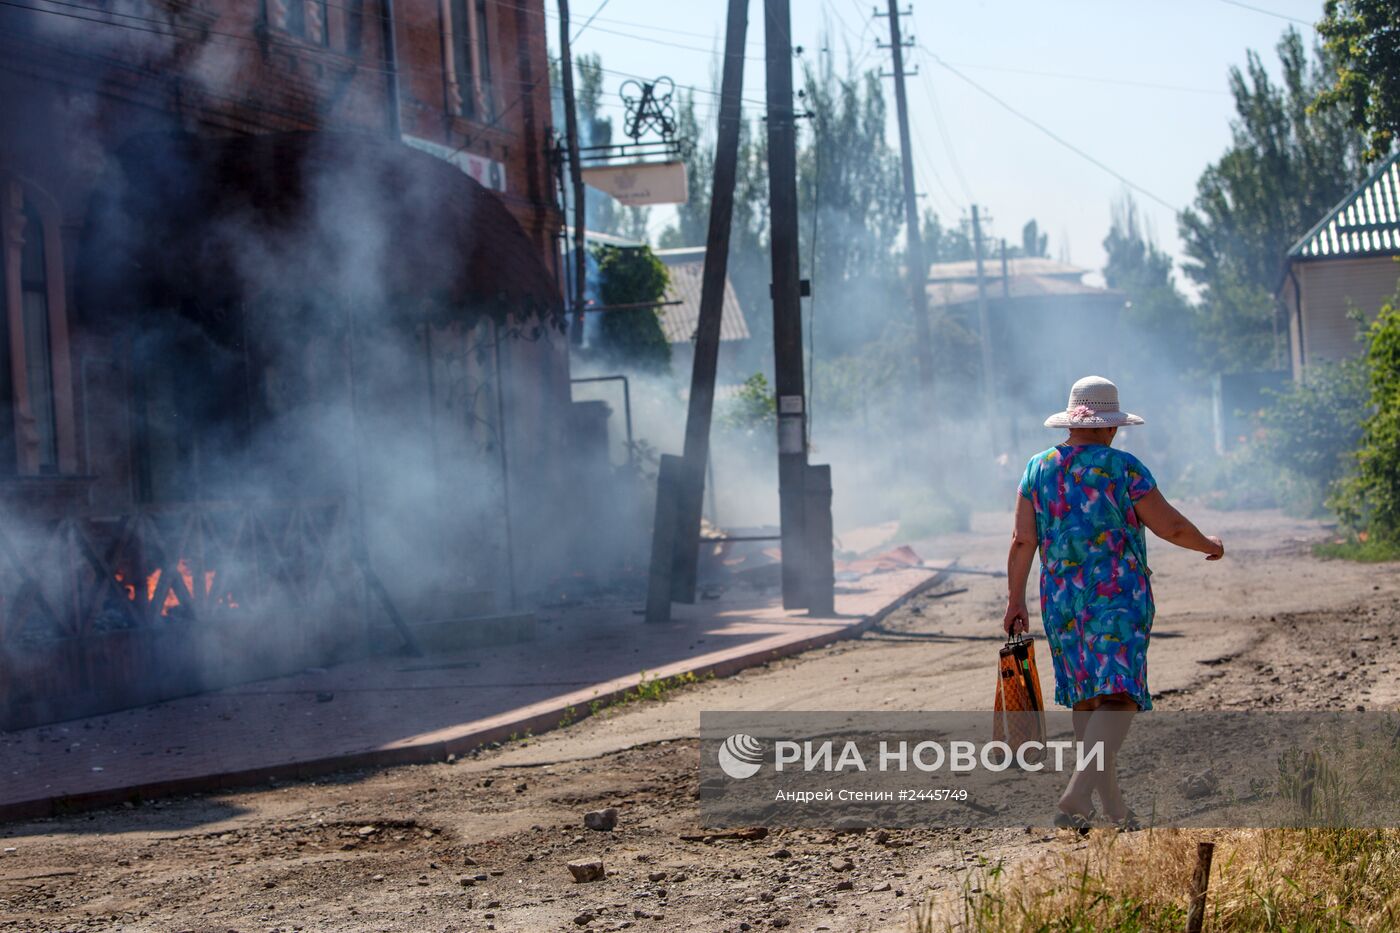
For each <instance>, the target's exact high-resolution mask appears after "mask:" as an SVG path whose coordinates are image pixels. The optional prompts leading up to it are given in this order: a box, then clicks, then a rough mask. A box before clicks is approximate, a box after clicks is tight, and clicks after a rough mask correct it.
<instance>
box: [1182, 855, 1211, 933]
mask: <svg viewBox="0 0 1400 933" xmlns="http://www.w3.org/2000/svg"><path fill="white" fill-rule="evenodd" d="M1214 854H1215V843H1213V842H1202V843H1198V844H1197V845H1196V873H1195V875H1193V876H1192V878H1191V906H1190V907H1188V908H1187V911H1186V933H1201V928H1202V927H1203V926H1205V922H1206V889H1207V888H1209V887H1210V861H1211V858H1212V857H1213V855H1214Z"/></svg>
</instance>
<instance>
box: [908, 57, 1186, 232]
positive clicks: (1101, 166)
mask: <svg viewBox="0 0 1400 933" xmlns="http://www.w3.org/2000/svg"><path fill="white" fill-rule="evenodd" d="M919 48H921V49H923V51H924V52H926V53H928V55H929V56H931V57H932V58H933V60H934V61H935V62H936V63H938V64H939V65H941V66H942V67H944V68H946V69H948V70H949V71H951V72H952V73H953V74H955V75H957V76H958V77H959V78H961V79H962V80H963V81H965V82H967V83H968V84H970V85H972V87H974V88H975V89H977V90H978V91H980V92H981V93H982V94H984V95H986V96H987V97H989V98H991V99H992V100H993V101H994V102H995V103H996V104H997V105H998V106H1000V107H1001V108H1002V109H1004V110H1006V111H1008V112H1009V113H1011V114H1012V115H1013V116H1016V117H1019V118H1020V119H1021V120H1024V121H1025V122H1027V123H1029V124H1030V125H1031V126H1033V127H1035V128H1036V129H1038V130H1040V132H1042V133H1044V134H1045V135H1046V136H1048V137H1050V138H1051V139H1053V140H1054V141H1055V142H1057V143H1059V144H1060V145H1061V146H1064V147H1065V148H1066V149H1068V150H1069V151H1070V152H1073V153H1074V154H1075V155H1077V156H1079V157H1080V158H1081V159H1083V160H1085V161H1086V162H1088V163H1090V164H1091V165H1094V166H1096V167H1098V168H1099V169H1101V170H1102V171H1104V172H1106V173H1108V174H1109V175H1112V176H1113V177H1114V178H1116V179H1117V180H1118V181H1120V182H1122V183H1123V184H1124V185H1127V186H1128V187H1129V188H1131V189H1132V190H1134V191H1136V192H1138V193H1139V194H1141V195H1142V196H1143V197H1145V198H1149V199H1151V200H1153V201H1156V202H1157V203H1158V204H1160V205H1162V206H1163V207H1165V208H1166V209H1167V210H1169V211H1172V212H1173V213H1175V212H1176V211H1177V210H1178V208H1177V207H1176V206H1175V205H1173V204H1171V203H1169V202H1168V201H1167V200H1166V199H1165V198H1162V197H1159V196H1158V195H1156V194H1154V193H1153V192H1151V191H1149V190H1147V189H1146V188H1144V187H1142V186H1141V185H1139V184H1137V183H1135V182H1133V181H1132V180H1131V179H1130V178H1128V177H1127V176H1126V175H1124V174H1122V173H1121V172H1119V171H1117V170H1115V169H1113V168H1112V167H1110V166H1109V165H1107V164H1106V163H1104V162H1102V161H1100V160H1099V159H1097V158H1095V157H1094V156H1092V155H1090V154H1089V153H1088V152H1085V151H1084V150H1083V149H1081V148H1079V147H1078V146H1076V145H1074V143H1071V142H1070V141H1069V140H1067V139H1065V138H1064V137H1063V136H1060V135H1059V134H1058V133H1056V132H1054V131H1053V130H1051V129H1050V128H1049V127H1047V126H1046V125H1045V124H1043V123H1041V122H1040V121H1038V120H1036V119H1035V118H1033V117H1031V116H1028V115H1027V114H1025V113H1022V112H1021V111H1020V110H1017V109H1016V108H1015V107H1013V106H1011V105H1010V104H1008V103H1007V102H1006V101H1004V100H1002V99H1001V98H1000V97H998V96H997V95H996V94H993V93H992V92H991V91H989V90H988V89H987V88H985V87H983V86H982V85H980V84H978V83H977V82H976V81H974V80H972V79H971V78H969V77H968V76H967V75H965V74H963V73H962V72H961V71H959V70H958V69H956V68H954V67H953V66H952V65H950V64H948V63H947V62H945V61H944V60H943V59H941V58H939V57H938V55H937V53H935V52H934V51H933V50H932V49H929V48H927V47H926V46H922V45H921V46H919Z"/></svg>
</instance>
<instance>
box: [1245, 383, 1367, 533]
mask: <svg viewBox="0 0 1400 933" xmlns="http://www.w3.org/2000/svg"><path fill="white" fill-rule="evenodd" d="M1366 370H1367V366H1366V362H1365V361H1364V360H1347V361H1345V362H1340V363H1319V364H1317V365H1316V366H1312V367H1310V368H1309V369H1308V371H1307V375H1306V377H1305V378H1304V379H1303V380H1302V381H1301V382H1295V383H1294V384H1293V385H1292V386H1290V387H1289V388H1287V389H1285V390H1284V391H1282V392H1276V393H1271V394H1273V396H1274V400H1273V403H1272V404H1270V405H1269V406H1268V407H1267V408H1265V409H1264V410H1263V411H1262V412H1261V413H1260V416H1259V421H1260V427H1261V434H1260V437H1259V441H1258V452H1259V453H1260V454H1262V457H1263V463H1265V464H1266V465H1267V466H1268V467H1269V469H1270V471H1271V472H1272V473H1273V474H1274V476H1275V483H1276V485H1277V489H1278V493H1279V498H1280V499H1281V500H1282V501H1283V502H1284V503H1285V504H1287V505H1289V506H1291V510H1292V511H1296V512H1301V513H1303V514H1308V515H1315V514H1318V513H1320V512H1322V511H1323V508H1324V506H1325V505H1326V504H1327V501H1328V496H1329V495H1331V494H1332V493H1333V492H1334V491H1335V490H1336V489H1337V485H1338V482H1339V481H1340V480H1341V479H1342V477H1343V476H1344V475H1345V474H1346V471H1347V467H1348V466H1349V465H1350V462H1351V457H1352V452H1353V451H1354V450H1355V449H1356V443H1357V440H1358V439H1359V438H1360V436H1361V420H1362V418H1363V417H1364V415H1365V410H1366Z"/></svg>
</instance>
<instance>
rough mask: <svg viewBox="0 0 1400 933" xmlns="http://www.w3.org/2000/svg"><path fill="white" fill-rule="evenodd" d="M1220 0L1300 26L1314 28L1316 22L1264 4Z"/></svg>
mask: <svg viewBox="0 0 1400 933" xmlns="http://www.w3.org/2000/svg"><path fill="white" fill-rule="evenodd" d="M1220 2H1221V3H1228V4H1229V5H1230V6H1237V7H1239V8H1240V9H1242V10H1251V11H1253V12H1255V13H1263V14H1264V15H1265V16H1272V17H1274V18H1275V19H1282V20H1286V21H1288V22H1290V23H1297V24H1298V25H1300V26H1307V27H1308V28H1309V29H1312V28H1313V26H1314V25H1315V24H1314V23H1310V22H1308V21H1307V20H1305V19H1299V18H1298V17H1296V16H1289V15H1288V14H1287V13H1277V12H1275V11H1273V10H1266V9H1264V7H1262V6H1254V5H1252V4H1249V3H1241V2H1240V0H1220Z"/></svg>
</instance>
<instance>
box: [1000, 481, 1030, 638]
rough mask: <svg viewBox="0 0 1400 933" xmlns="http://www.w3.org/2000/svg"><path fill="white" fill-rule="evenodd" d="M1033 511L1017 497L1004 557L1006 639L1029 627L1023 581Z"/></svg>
mask: <svg viewBox="0 0 1400 933" xmlns="http://www.w3.org/2000/svg"><path fill="white" fill-rule="evenodd" d="M1035 549H1036V530H1035V508H1034V507H1033V506H1032V505H1031V500H1029V499H1027V498H1026V497H1025V496H1017V497H1016V527H1015V529H1014V530H1013V531H1012V532H1011V550H1010V552H1009V553H1008V554H1007V555H1006V587H1007V592H1006V618H1004V619H1003V620H1002V623H1001V625H1002V628H1003V629H1004V630H1005V631H1006V634H1007V635H1008V636H1010V635H1015V634H1019V633H1021V632H1025V631H1027V630H1028V629H1029V628H1030V624H1031V623H1030V615H1029V613H1028V611H1027V609H1026V582H1027V581H1028V580H1029V579H1030V575H1031V561H1033V560H1034V559H1035Z"/></svg>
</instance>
